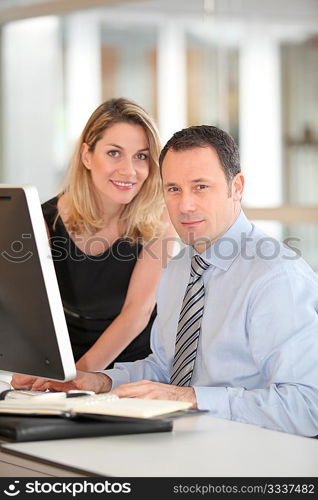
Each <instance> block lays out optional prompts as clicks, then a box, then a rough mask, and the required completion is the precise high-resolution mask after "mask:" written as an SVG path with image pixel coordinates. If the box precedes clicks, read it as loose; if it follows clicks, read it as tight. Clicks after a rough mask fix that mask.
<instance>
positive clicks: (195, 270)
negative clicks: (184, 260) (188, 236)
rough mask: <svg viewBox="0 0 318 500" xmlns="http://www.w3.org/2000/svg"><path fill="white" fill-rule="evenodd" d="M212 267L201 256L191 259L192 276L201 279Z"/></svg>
mask: <svg viewBox="0 0 318 500" xmlns="http://www.w3.org/2000/svg"><path fill="white" fill-rule="evenodd" d="M209 266H210V264H209V263H208V262H206V261H205V260H204V259H202V257H200V255H194V256H193V257H192V259H191V276H193V277H194V278H200V277H201V276H202V274H203V273H204V271H206V270H207V268H208V267H209Z"/></svg>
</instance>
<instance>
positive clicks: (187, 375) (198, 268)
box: [170, 255, 209, 386]
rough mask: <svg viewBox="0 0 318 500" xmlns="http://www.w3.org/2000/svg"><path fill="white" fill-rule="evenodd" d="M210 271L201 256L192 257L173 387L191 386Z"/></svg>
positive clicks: (178, 335) (180, 323) (179, 325)
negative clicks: (205, 287)
mask: <svg viewBox="0 0 318 500" xmlns="http://www.w3.org/2000/svg"><path fill="white" fill-rule="evenodd" d="M208 267H209V264H207V263H206V262H205V261H204V260H203V259H202V257H200V256H199V255H195V256H194V257H192V261H191V274H190V281H189V284H188V286H187V289H186V293H185V296H184V299H183V303H182V308H181V313H180V317H179V323H178V331H177V336H176V350H175V354H174V361H173V368H172V375H171V378H170V384H174V385H183V386H188V385H190V381H191V377H192V372H193V368H194V363H195V357H196V353H197V347H198V341H199V335H200V329H201V319H202V316H203V308H204V284H203V279H202V274H203V273H204V271H205V270H206V269H207V268H208Z"/></svg>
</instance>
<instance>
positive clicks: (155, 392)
mask: <svg viewBox="0 0 318 500" xmlns="http://www.w3.org/2000/svg"><path fill="white" fill-rule="evenodd" d="M112 392H114V393H115V394H117V395H118V396H119V397H120V398H142V399H173V400H174V401H189V402H190V403H192V408H197V399H196V396H195V391H194V389H193V387H180V386H177V385H169V384H161V383H160V382H150V381H149V380H140V381H138V382H131V383H130V384H122V385H120V386H118V387H116V389H114V390H113V391H112Z"/></svg>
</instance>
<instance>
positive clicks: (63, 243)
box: [42, 197, 156, 368]
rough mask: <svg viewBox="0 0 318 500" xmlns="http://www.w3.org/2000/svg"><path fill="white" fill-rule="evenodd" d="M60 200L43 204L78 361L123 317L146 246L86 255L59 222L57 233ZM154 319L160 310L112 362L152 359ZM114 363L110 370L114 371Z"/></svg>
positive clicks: (123, 245) (121, 243)
mask: <svg viewBox="0 0 318 500" xmlns="http://www.w3.org/2000/svg"><path fill="white" fill-rule="evenodd" d="M57 200H58V199H57V197H55V198H52V199H51V200H49V201H47V202H45V203H44V204H43V205H42V210H43V214H44V218H45V221H46V223H47V225H48V228H49V231H50V236H51V241H50V243H51V249H52V256H53V261H54V266H55V271H56V275H57V280H58V284H59V289H60V294H61V297H62V302H63V307H64V312H65V317H66V322H67V326H68V331H69V334H70V339H71V344H72V349H73V355H74V359H75V361H77V360H78V359H79V358H80V357H81V356H82V355H83V354H84V353H85V352H86V351H87V350H88V349H89V348H90V347H91V346H92V345H93V344H94V343H95V342H96V340H97V339H98V337H99V336H100V335H101V333H102V332H103V331H104V330H105V329H106V328H107V327H108V326H109V325H110V324H111V323H112V321H113V320H114V319H115V318H116V317H117V316H118V314H119V313H120V311H121V308H122V306H123V304H124V301H125V298H126V293H127V289H128V285H129V280H130V277H131V274H132V272H133V269H134V266H135V264H136V261H137V257H138V254H139V252H140V250H141V248H142V246H141V245H139V244H138V245H131V244H130V243H129V242H128V241H127V240H125V239H118V240H117V241H115V243H114V244H113V245H112V246H111V247H110V248H108V249H107V250H106V251H105V252H104V253H102V254H99V255H95V256H94V255H89V253H90V252H89V245H88V247H87V253H83V252H82V251H81V250H80V249H79V248H78V247H77V246H76V243H74V241H73V240H72V238H70V237H69V234H68V232H67V230H66V228H65V226H64V224H63V222H62V220H61V218H60V217H59V218H58V220H57V223H56V226H55V229H53V224H54V220H55V217H56V214H57ZM92 242H93V239H92ZM92 244H93V243H92ZM85 250H86V249H85ZM155 315H156V308H155V309H154V311H153V313H152V315H151V318H150V321H149V323H148V325H147V327H146V328H145V329H144V330H143V331H142V332H141V333H140V335H138V336H137V337H136V338H135V339H134V340H133V341H132V342H131V343H130V344H129V345H128V346H127V347H126V349H125V350H124V351H123V352H122V353H121V354H120V355H119V356H118V357H117V358H116V359H115V360H114V363H115V362H117V361H135V360H137V359H142V358H145V357H146V356H148V354H149V353H150V352H151V350H150V330H151V326H152V323H153V320H154V318H155ZM127 328H129V325H127ZM114 363H111V365H109V366H108V367H107V368H111V367H112V366H113V364H114ZM105 368H106V367H105Z"/></svg>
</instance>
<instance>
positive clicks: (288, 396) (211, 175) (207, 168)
mask: <svg viewBox="0 0 318 500" xmlns="http://www.w3.org/2000/svg"><path fill="white" fill-rule="evenodd" d="M160 166H161V169H162V181H163V190H164V197H165V201H166V204H167V208H168V211H169V215H170V218H171V221H172V223H173V225H174V227H175V229H176V231H177V232H178V234H179V235H180V238H181V239H182V240H183V242H184V243H185V244H186V245H187V246H186V247H185V248H184V249H182V250H181V251H180V253H179V254H178V255H177V256H175V257H174V259H172V260H171V262H170V263H169V265H168V266H167V268H166V269H165V270H164V272H163V275H162V279H161V282H160V285H159V290H158V297H157V310H158V315H157V318H156V321H155V323H154V326H153V329H152V334H151V345H152V354H151V355H150V356H149V357H148V358H146V359H143V360H140V361H135V362H133V363H120V364H117V365H115V368H113V369H111V370H107V371H105V372H103V373H83V372H81V373H79V374H78V377H77V378H76V379H75V381H72V382H69V383H65V384H57V383H52V382H51V383H49V382H46V383H45V385H43V381H40V380H37V381H33V382H30V381H29V382H27V383H26V380H25V378H24V377H22V376H15V377H14V378H13V383H14V384H15V387H21V385H22V386H25V385H27V386H28V387H29V388H32V389H43V388H46V387H49V388H55V389H61V388H62V389H64V390H68V389H71V388H82V389H93V390H95V391H96V392H106V391H109V390H111V389H112V390H114V392H116V393H117V394H118V395H119V396H121V397H139V398H153V399H175V400H182V401H191V402H192V406H193V408H200V409H208V410H210V412H211V415H213V416H216V417H220V418H226V419H231V420H236V421H240V422H245V423H250V424H256V425H259V426H263V427H267V428H271V429H276V430H281V431H286V432H291V433H296V434H302V435H305V436H315V435H317V434H318V314H317V311H318V280H317V278H316V276H315V274H314V272H313V271H312V270H311V269H310V267H309V266H308V265H307V264H306V263H305V262H304V261H303V259H301V258H300V257H299V256H298V255H297V254H295V253H294V252H293V251H291V250H290V249H288V248H284V247H283V246H282V245H280V244H279V243H278V242H277V241H274V240H272V239H270V238H268V237H266V235H264V234H263V233H262V232H261V231H259V230H258V229H257V228H256V227H255V226H254V225H253V224H251V223H250V222H249V221H248V220H247V219H246V217H245V215H244V213H243V211H242V210H241V197H242V193H243V187H244V178H243V175H242V174H241V171H240V164H239V153H238V148H237V146H236V144H235V142H234V141H233V139H232V138H231V137H230V136H229V135H228V134H227V133H225V132H224V131H222V130H220V129H218V128H216V127H212V126H205V125H203V126H196V127H189V128H187V129H184V130H181V131H179V132H177V133H176V134H174V135H173V137H172V138H171V139H170V140H169V141H168V143H167V144H166V146H165V147H164V149H163V150H162V152H161V156H160ZM263 175H266V173H265V172H264V173H263ZM190 274H191V276H190Z"/></svg>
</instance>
